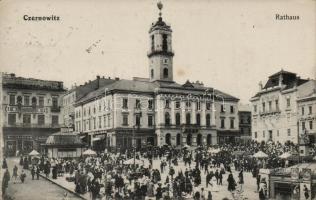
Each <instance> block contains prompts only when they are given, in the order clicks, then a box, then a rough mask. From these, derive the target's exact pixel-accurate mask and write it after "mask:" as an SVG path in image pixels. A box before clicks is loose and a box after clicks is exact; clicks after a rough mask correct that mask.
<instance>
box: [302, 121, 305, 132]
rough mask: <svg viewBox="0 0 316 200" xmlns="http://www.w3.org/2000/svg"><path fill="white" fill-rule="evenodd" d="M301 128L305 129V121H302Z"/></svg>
mask: <svg viewBox="0 0 316 200" xmlns="http://www.w3.org/2000/svg"><path fill="white" fill-rule="evenodd" d="M302 130H303V131H304V130H305V122H302Z"/></svg>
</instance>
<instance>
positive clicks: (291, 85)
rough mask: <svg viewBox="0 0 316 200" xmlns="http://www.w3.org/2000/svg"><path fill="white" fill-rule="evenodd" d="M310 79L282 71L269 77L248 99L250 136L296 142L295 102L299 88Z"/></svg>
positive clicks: (296, 109)
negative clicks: (250, 104)
mask: <svg viewBox="0 0 316 200" xmlns="http://www.w3.org/2000/svg"><path fill="white" fill-rule="evenodd" d="M308 82H312V81H311V80H307V79H301V78H300V77H298V76H297V75H296V74H295V73H291V72H287V71H283V70H281V71H280V72H278V73H276V74H273V75H272V76H270V77H269V80H268V81H267V83H266V84H265V86H264V87H262V85H261V84H259V87H260V89H259V92H258V93H257V94H256V95H255V96H254V97H252V98H251V100H250V101H251V103H252V139H254V140H256V141H259V142H260V141H269V140H271V141H278V142H281V143H285V142H287V141H291V142H294V143H298V139H299V138H298V136H299V130H298V103H297V99H298V98H299V95H300V91H302V90H303V89H304V88H305V87H306V85H307V84H308Z"/></svg>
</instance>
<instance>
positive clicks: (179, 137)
mask: <svg viewBox="0 0 316 200" xmlns="http://www.w3.org/2000/svg"><path fill="white" fill-rule="evenodd" d="M179 145H181V134H180V133H178V134H177V146H179Z"/></svg>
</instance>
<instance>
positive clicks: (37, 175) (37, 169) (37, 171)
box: [36, 166, 40, 180]
mask: <svg viewBox="0 0 316 200" xmlns="http://www.w3.org/2000/svg"><path fill="white" fill-rule="evenodd" d="M39 175H40V168H39V166H37V167H36V179H37V180H39Z"/></svg>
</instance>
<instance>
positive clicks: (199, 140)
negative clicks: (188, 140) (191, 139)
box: [196, 134, 202, 146]
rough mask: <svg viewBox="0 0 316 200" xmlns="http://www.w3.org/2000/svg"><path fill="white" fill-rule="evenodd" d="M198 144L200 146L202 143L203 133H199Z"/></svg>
mask: <svg viewBox="0 0 316 200" xmlns="http://www.w3.org/2000/svg"><path fill="white" fill-rule="evenodd" d="M196 144H197V145H198V146H200V145H202V135H201V134H198V135H197V137H196Z"/></svg>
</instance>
